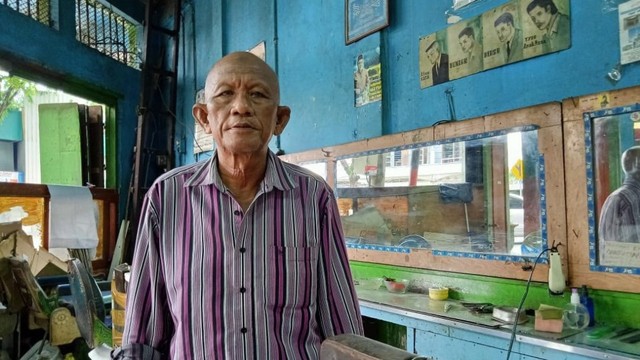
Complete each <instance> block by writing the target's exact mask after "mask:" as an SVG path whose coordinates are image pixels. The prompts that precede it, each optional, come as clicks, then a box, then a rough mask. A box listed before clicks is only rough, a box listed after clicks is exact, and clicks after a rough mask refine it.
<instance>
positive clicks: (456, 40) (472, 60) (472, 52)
mask: <svg viewBox="0 0 640 360" xmlns="http://www.w3.org/2000/svg"><path fill="white" fill-rule="evenodd" d="M480 20H481V18H480V17H479V16H478V17H475V18H472V19H470V20H468V21H461V22H459V23H457V24H455V25H452V26H450V27H449V28H447V43H448V44H450V46H449V79H450V80H453V79H458V78H461V77H463V76H467V75H470V74H473V73H477V72H479V71H482V69H483V59H482V23H481V21H480Z"/></svg>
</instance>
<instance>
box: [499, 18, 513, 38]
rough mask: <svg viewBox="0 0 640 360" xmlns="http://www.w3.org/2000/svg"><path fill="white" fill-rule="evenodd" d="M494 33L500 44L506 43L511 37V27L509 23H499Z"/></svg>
mask: <svg viewBox="0 0 640 360" xmlns="http://www.w3.org/2000/svg"><path fill="white" fill-rule="evenodd" d="M496 33H497V34H498V39H499V40H500V42H503V43H504V42H507V41H509V40H510V39H511V36H512V35H513V26H511V24H510V23H500V24H498V26H496Z"/></svg>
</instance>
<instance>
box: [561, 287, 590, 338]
mask: <svg viewBox="0 0 640 360" xmlns="http://www.w3.org/2000/svg"><path fill="white" fill-rule="evenodd" d="M589 320H590V318H589V311H588V310H587V308H586V307H585V306H584V305H582V304H580V295H579V294H578V289H576V288H573V289H571V302H570V303H569V304H567V305H566V306H565V308H564V312H563V315H562V321H563V323H564V325H565V326H566V327H568V328H570V329H576V330H582V329H585V328H586V327H587V326H589Z"/></svg>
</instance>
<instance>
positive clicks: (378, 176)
mask: <svg viewBox="0 0 640 360" xmlns="http://www.w3.org/2000/svg"><path fill="white" fill-rule="evenodd" d="M537 129H538V128H537V126H523V127H518V128H513V129H508V130H500V131H492V132H487V133H482V134H475V135H470V136H465V137H459V138H452V139H447V140H442V141H431V142H425V143H417V144H411V145H405V146H400V147H393V148H386V149H380V150H372V151H368V152H363V153H357V154H352V155H348V156H340V157H337V158H336V163H335V187H336V194H337V197H338V207H339V210H340V215H341V219H342V224H343V229H344V233H345V237H346V240H347V243H348V246H350V247H356V248H365V249H376V250H387V251H395V252H409V251H410V250H411V249H414V250H416V249H428V250H431V251H433V253H434V254H435V255H453V256H465V257H479V258H488V259H496V258H499V256H503V257H504V256H507V257H508V256H517V257H520V256H528V257H535V256H537V255H538V254H539V253H540V251H541V250H542V249H543V248H544V247H546V242H545V241H543V239H545V238H546V234H545V221H546V219H545V217H544V214H545V212H544V211H541V209H545V202H544V200H545V194H544V181H543V180H542V179H544V162H543V159H542V156H541V155H540V152H539V150H538V130H537Z"/></svg>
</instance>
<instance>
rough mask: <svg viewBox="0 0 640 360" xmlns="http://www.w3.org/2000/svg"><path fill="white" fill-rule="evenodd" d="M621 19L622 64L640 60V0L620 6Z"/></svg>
mask: <svg viewBox="0 0 640 360" xmlns="http://www.w3.org/2000/svg"><path fill="white" fill-rule="evenodd" d="M618 16H619V18H620V20H619V21H620V63H621V64H623V65H624V64H629V63H632V62H634V61H638V60H640V0H633V1H627V2H625V3H622V4H620V5H619V6H618Z"/></svg>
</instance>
